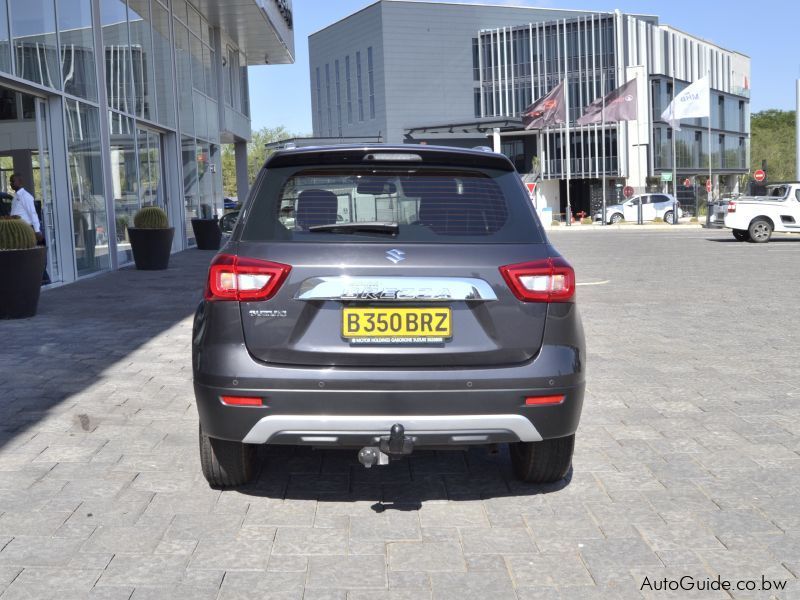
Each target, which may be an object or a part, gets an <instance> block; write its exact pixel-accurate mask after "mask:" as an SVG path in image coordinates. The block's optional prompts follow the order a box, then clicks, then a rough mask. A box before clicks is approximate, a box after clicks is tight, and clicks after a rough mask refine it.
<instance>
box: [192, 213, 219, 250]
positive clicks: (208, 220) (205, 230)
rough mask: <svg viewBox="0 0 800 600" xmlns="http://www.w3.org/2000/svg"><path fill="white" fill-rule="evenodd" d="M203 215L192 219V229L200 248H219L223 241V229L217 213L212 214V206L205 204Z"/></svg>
mask: <svg viewBox="0 0 800 600" xmlns="http://www.w3.org/2000/svg"><path fill="white" fill-rule="evenodd" d="M200 208H201V213H202V215H203V216H202V217H195V218H193V219H192V231H194V240H195V242H196V243H197V249H198V250H219V245H220V242H221V241H222V230H221V229H220V227H219V219H218V218H217V216H216V215H214V216H213V217H212V216H211V207H210V206H209V205H208V204H203V205H202V206H201V207H200Z"/></svg>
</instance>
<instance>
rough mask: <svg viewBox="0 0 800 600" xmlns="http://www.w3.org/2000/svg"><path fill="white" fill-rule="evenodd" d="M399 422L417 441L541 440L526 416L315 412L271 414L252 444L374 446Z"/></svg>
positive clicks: (253, 433) (262, 421)
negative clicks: (317, 413)
mask: <svg viewBox="0 0 800 600" xmlns="http://www.w3.org/2000/svg"><path fill="white" fill-rule="evenodd" d="M395 423H400V424H401V425H403V427H404V429H405V434H406V435H409V436H411V437H412V438H414V442H415V444H421V445H424V444H426V443H427V444H428V445H434V444H435V445H441V446H447V445H461V444H487V443H494V442H500V441H522V442H538V441H540V440H541V439H542V437H541V436H540V435H539V432H538V431H536V428H535V427H534V426H533V424H532V423H531V422H530V421H529V420H528V419H526V418H525V417H523V416H522V415H436V416H433V415H396V416H385V415H380V416H363V415H362V416H359V415H348V416H315V415H269V416H266V417H262V418H261V419H259V421H258V422H256V424H255V425H253V427H252V429H250V431H249V432H248V433H247V435H246V436H245V438H244V440H243V441H244V442H246V443H248V444H267V443H279V444H280V443H284V444H297V445H325V446H328V445H334V446H360V445H367V444H374V443H375V442H376V441H377V439H378V438H379V437H380V436H385V435H386V434H387V433H388V432H389V430H390V429H391V427H392V425H394V424H395Z"/></svg>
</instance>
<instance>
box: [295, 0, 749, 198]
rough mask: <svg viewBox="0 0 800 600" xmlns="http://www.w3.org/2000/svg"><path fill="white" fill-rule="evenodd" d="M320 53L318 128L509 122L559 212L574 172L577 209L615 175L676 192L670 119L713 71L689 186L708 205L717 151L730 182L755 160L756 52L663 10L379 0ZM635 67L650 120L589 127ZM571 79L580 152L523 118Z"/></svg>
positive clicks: (453, 131) (478, 129)
mask: <svg viewBox="0 0 800 600" xmlns="http://www.w3.org/2000/svg"><path fill="white" fill-rule="evenodd" d="M309 50H310V63H311V64H310V67H311V84H312V85H311V89H312V104H313V107H314V116H313V122H314V134H315V135H317V136H330V135H339V136H342V135H344V136H348V135H378V134H382V135H383V136H384V138H385V139H386V141H387V142H401V141H406V142H412V143H413V142H420V141H424V142H428V143H445V144H457V145H491V136H492V133H493V131H494V130H495V129H496V128H499V129H500V135H501V139H502V144H501V148H502V151H503V152H504V153H506V154H507V155H508V156H509V157H511V158H512V160H513V161H514V162H515V164H516V165H517V169H518V170H519V171H520V172H521V173H530V172H531V171H532V170H535V171H537V172H540V174H541V177H542V179H543V181H542V183H541V185H540V190H541V194H542V196H541V198H542V201H546V202H547V204H548V205H549V206H550V207H551V208H553V210H554V212H556V213H558V212H562V213H563V212H564V210H565V208H566V206H565V204H566V202H565V200H566V198H565V197H566V185H567V184H566V177H567V173H568V172H569V175H570V191H571V196H572V208H573V212H579V211H581V210H583V211H586V212H588V211H589V210H590V208H591V207H590V205H591V202H592V198H594V199H595V200H597V199H599V198H601V197H602V189H601V187H600V181H601V178H602V177H603V175H605V176H606V177H607V181H608V185H609V186H610V191H611V192H612V196H613V195H615V194H617V193H618V192H619V191H621V189H622V187H623V186H624V185H625V184H631V185H633V186H634V187H635V188H637V189H639V190H644V189H645V187H646V186H647V185H648V184H649V187H650V188H651V189H652V188H659V189H660V188H662V187H668V188H670V189H671V184H667V183H661V179H662V177H663V179H665V180H666V179H668V178H671V176H672V137H671V136H672V130H671V129H670V128H669V127H668V126H667V124H666V123H664V122H662V121H661V120H660V115H661V113H662V111H663V109H664V108H665V107H666V105H667V104H668V103H669V101H670V99H671V97H672V96H673V95H674V93H675V91H678V92H679V91H681V90H682V89H683V88H684V87H686V86H687V85H689V83H691V82H693V81H695V80H697V79H698V78H700V77H702V76H704V75H706V74H708V75H709V76H710V80H711V87H712V107H711V110H712V117H711V136H710V141H711V153H710V156H709V152H708V147H709V146H708V142H709V131H708V124H707V119H694V120H691V121H684V122H683V124H682V130H681V131H680V132H676V133H677V138H676V156H677V164H676V166H677V175H678V182H679V186H678V192H679V196H681V198H682V201H683V202H684V204H685V205H686V208H687V209H690V210H694V209H695V202H696V199H697V195H696V194H695V193H694V190H695V189H696V188H698V187H699V186H700V184H701V183H705V178H707V177H708V161H709V160H711V168H712V172H713V177H714V183H715V185H716V186H717V190H718V192H723V191H726V190H728V189H730V188H733V187H734V186H735V180H736V175H738V174H741V173H743V172H746V171H747V170H748V165H749V156H748V155H749V121H750V117H749V90H748V81H749V78H750V61H749V58H747V57H746V56H744V55H742V54H740V53H737V52H732V51H729V50H725V49H723V48H720V47H718V46H716V45H714V44H712V43H710V42H707V41H705V40H702V39H700V38H698V37H695V36H692V35H690V34H687V33H684V32H681V31H678V30H676V29H674V28H672V27H669V26H665V25H661V24H659V21H658V17H656V16H649V15H626V14H622V13H620V12H618V11H615V12H603V13H596V12H585V11H568V10H552V9H539V8H522V7H508V6H480V5H466V4H449V3H441V2H415V1H407V0H379V1H378V2H376V3H375V4H372V5H370V6H368V7H367V8H365V9H363V10H362V11H359V12H358V13H355V14H353V15H351V16H349V17H347V18H345V19H343V20H341V21H339V22H337V23H335V24H333V25H331V26H330V27H327V28H326V29H323V30H322V31H320V32H317V33H315V34H314V35H312V36H311V37H310V38H309ZM337 65H338V67H337ZM342 65H344V67H342ZM348 65H349V67H348ZM337 73H338V74H339V77H337ZM353 73H355V76H354V75H353ZM634 77H635V78H637V80H638V82H639V83H638V85H637V87H638V100H639V110H638V115H639V118H638V120H637V121H631V122H626V123H620V124H608V125H606V126H605V127H602V126H600V125H591V126H584V127H576V126H575V124H574V120H575V119H577V118H578V117H579V116H580V115H581V114H582V112H583V109H584V107H585V106H587V105H588V104H589V103H590V102H592V101H593V100H594V99H595V98H597V97H599V96H600V95H602V94H604V93H608V92H609V91H611V90H612V89H614V88H616V87H618V86H619V85H622V84H623V83H625V82H627V81H629V80H631V79H633V78H634ZM564 79H566V80H567V81H568V86H567V88H568V104H569V107H570V110H569V118H570V121H573V123H572V124H571V126H570V134H569V152H567V136H566V132H565V130H564V127H561V126H558V127H553V128H551V129H548V130H545V131H542V132H539V131H523V130H522V127H521V123H520V120H519V115H520V113H521V112H522V110H524V109H525V108H526V107H527V106H528V105H530V104H531V103H532V102H533V101H535V100H537V99H538V98H540V97H542V96H543V95H545V94H546V93H547V92H549V91H550V90H551V89H552V88H553V87H554V86H555V85H557V84H558V82H560V81H562V80H564ZM329 98H330V99H329ZM337 99H338V101H337ZM351 104H352V106H353V110H350V106H351ZM362 109H363V110H362ZM487 136H488V137H489V138H490V139H489V140H487ZM568 156H569V164H568V163H567V157H568ZM534 158H536V161H534ZM534 162H535V163H536V164H534ZM662 174H663V175H662ZM687 179H688V180H689V181H688V183H689V185H688V186H684V185H683V183H685V182H686V180H687Z"/></svg>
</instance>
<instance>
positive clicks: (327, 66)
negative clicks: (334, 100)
mask: <svg viewBox="0 0 800 600" xmlns="http://www.w3.org/2000/svg"><path fill="white" fill-rule="evenodd" d="M325 102H326V106H327V109H328V137H333V113H332V112H331V66H330V64H328V63H325Z"/></svg>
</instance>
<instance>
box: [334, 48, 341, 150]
mask: <svg viewBox="0 0 800 600" xmlns="http://www.w3.org/2000/svg"><path fill="white" fill-rule="evenodd" d="M334 65H335V66H334V71H335V72H336V73H335V74H336V126H337V129H338V132H339V133H338V135H339V137H342V84H341V81H340V79H339V61H338V60H336V61H335V62H334Z"/></svg>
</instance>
